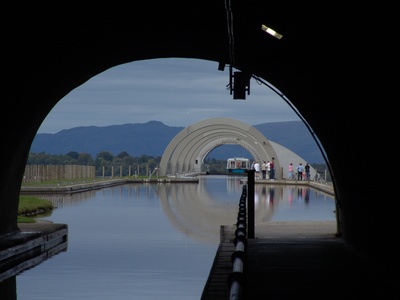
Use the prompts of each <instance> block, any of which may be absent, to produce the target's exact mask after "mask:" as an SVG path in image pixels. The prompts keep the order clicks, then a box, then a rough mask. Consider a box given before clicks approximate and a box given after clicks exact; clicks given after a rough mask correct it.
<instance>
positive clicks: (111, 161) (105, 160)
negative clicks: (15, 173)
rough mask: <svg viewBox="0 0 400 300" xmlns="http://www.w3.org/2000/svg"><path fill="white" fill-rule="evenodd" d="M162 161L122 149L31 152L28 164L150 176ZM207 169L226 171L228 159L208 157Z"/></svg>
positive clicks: (97, 175)
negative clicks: (87, 168) (89, 167)
mask: <svg viewBox="0 0 400 300" xmlns="http://www.w3.org/2000/svg"><path fill="white" fill-rule="evenodd" d="M160 162H161V156H156V157H154V156H148V155H141V156H138V157H134V156H131V155H130V154H129V153H128V152H126V151H122V152H120V153H118V154H117V155H113V154H112V153H111V152H109V151H101V152H99V153H97V154H96V156H95V157H94V158H93V157H92V155H90V154H88V153H78V152H76V151H70V152H68V153H67V154H49V153H45V152H40V153H29V156H28V161H27V165H84V166H94V167H95V170H96V177H101V176H103V175H104V172H105V176H111V172H112V170H115V172H116V173H117V174H118V176H120V175H121V176H129V175H131V176H132V175H137V176H148V175H149V172H152V171H154V169H155V168H156V167H158V166H159V164H160ZM205 163H206V164H207V169H208V170H210V171H211V172H213V173H219V172H225V168H226V161H225V160H217V159H215V158H209V159H206V161H205ZM120 172H121V174H120Z"/></svg>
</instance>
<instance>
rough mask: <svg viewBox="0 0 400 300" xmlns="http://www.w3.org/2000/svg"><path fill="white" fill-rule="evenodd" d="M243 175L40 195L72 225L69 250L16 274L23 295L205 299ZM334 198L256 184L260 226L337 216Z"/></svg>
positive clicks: (57, 219)
mask: <svg viewBox="0 0 400 300" xmlns="http://www.w3.org/2000/svg"><path fill="white" fill-rule="evenodd" d="M241 193H242V184H241V183H240V178H238V177H228V176H204V177H200V180H199V183H183V184H181V183H172V184H165V183H162V184H149V183H147V184H146V183H136V184H124V185H121V186H115V187H110V188H104V189H101V190H95V191H88V192H83V193H77V194H71V195H46V196H41V197H43V198H47V199H49V200H51V201H52V202H53V204H54V205H55V206H56V209H55V210H54V211H53V212H52V214H51V215H50V216H47V217H44V218H41V219H40V221H41V222H54V223H65V224H68V232H69V234H68V247H67V249H66V251H63V252H61V253H59V254H57V255H55V256H53V257H51V258H50V259H48V260H46V261H44V262H43V263H41V264H39V265H37V266H35V267H34V268H31V269H28V270H25V271H24V272H22V273H20V274H19V275H17V276H16V290H17V299H18V300H25V299H29V300H32V299H40V300H44V299H51V300H61V299H62V300H64V299H65V300H66V299H68V300H69V299H85V300H92V299H93V300H94V299H96V300H102V299H104V300H105V299H107V300H108V299H110V300H111V299H112V300H114V299H119V300H122V299H141V300H150V299H152V300H153V299H163V300H167V299H174V300H177V299H182V300H183V299H185V300H188V299H199V298H200V296H201V293H202V291H203V288H204V286H205V283H206V280H207V277H208V275H209V272H210V268H211V265H212V263H213V259H214V256H215V254H216V251H217V248H218V245H219V232H220V225H233V224H235V223H236V218H237V213H238V203H239V199H240V196H241ZM334 210H335V204H334V198H333V196H330V195H328V194H325V193H323V192H320V191H317V190H314V189H312V188H309V187H305V186H292V185H291V186H281V185H263V184H256V186H255V217H256V224H257V223H268V222H281V221H335V214H334Z"/></svg>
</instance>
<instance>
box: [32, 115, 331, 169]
mask: <svg viewBox="0 0 400 300" xmlns="http://www.w3.org/2000/svg"><path fill="white" fill-rule="evenodd" d="M253 127H254V128H256V129H257V130H258V131H260V132H261V133H262V134H263V135H264V136H265V137H266V138H267V139H268V140H271V141H273V142H275V143H278V144H280V145H282V146H284V147H286V148H288V149H289V150H291V151H293V152H294V153H296V154H297V155H299V156H300V157H302V158H303V159H304V160H306V161H307V162H310V163H323V162H324V159H323V157H322V155H321V153H320V151H319V149H318V147H317V145H316V143H315V141H314V139H313V138H312V136H311V134H310V132H309V131H308V129H307V127H306V126H305V125H304V124H303V122H301V121H289V122H273V123H263V124H259V125H254V126H253ZM184 128H185V127H173V126H167V125H165V124H164V123H162V122H159V121H149V122H147V123H135V124H132V123H130V124H123V125H111V126H104V127H98V126H87V127H75V128H71V129H64V130H61V131H59V132H57V133H38V134H37V135H36V137H35V139H34V141H33V143H32V146H31V149H30V151H31V152H33V153H40V152H45V153H49V154H66V153H68V152H70V151H76V152H78V153H88V154H90V155H92V156H93V158H95V157H96V155H97V154H98V153H99V152H101V151H108V152H110V153H112V154H113V155H117V154H118V153H120V152H122V151H126V152H128V153H129V154H130V155H132V156H141V155H148V156H154V157H156V156H162V155H163V153H164V150H165V149H166V147H167V146H168V144H169V142H170V141H171V140H172V139H173V138H174V137H175V136H176V135H177V134H178V133H179V132H180V131H182V130H183V129H184ZM209 156H210V157H211V158H216V159H226V158H228V157H231V156H237V157H239V156H244V157H249V156H250V154H249V153H248V152H247V151H246V150H245V149H243V148H242V147H240V146H237V145H227V146H223V147H218V148H216V149H214V150H213V151H212V152H211V153H210V155H209Z"/></svg>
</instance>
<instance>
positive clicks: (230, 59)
mask: <svg viewBox="0 0 400 300" xmlns="http://www.w3.org/2000/svg"><path fill="white" fill-rule="evenodd" d="M269 4H270V3H268V2H266V1H235V0H231V1H229V0H226V1H195V2H193V1H179V2H171V1H151V2H145V1H144V2H141V4H140V7H139V6H137V7H134V8H133V9H132V8H129V9H128V8H126V7H123V6H122V5H121V4H120V3H112V2H96V4H92V3H77V4H71V3H68V4H65V5H64V6H60V7H57V8H55V7H49V6H48V5H47V4H46V3H38V2H34V3H33V2H32V3H25V4H23V5H20V3H15V4H14V3H12V2H7V4H5V5H4V6H3V11H4V15H5V16H4V18H3V19H2V33H3V34H2V41H3V45H4V47H3V52H2V56H3V60H2V68H1V69H2V71H3V80H2V89H1V92H2V93H1V95H2V99H3V101H2V114H3V117H2V118H1V120H0V122H1V123H0V124H1V128H2V129H3V136H2V139H3V147H2V148H1V157H2V172H1V174H0V236H1V235H6V234H10V233H13V232H16V231H18V226H17V212H18V199H19V191H20V186H21V182H22V177H23V172H24V168H25V164H26V162H27V157H28V153H29V149H30V145H31V143H32V141H33V139H34V137H35V135H36V132H37V130H38V128H39V127H40V125H41V123H42V121H43V120H44V119H45V118H46V116H47V114H48V113H49V112H50V111H51V109H52V108H53V107H54V106H55V105H56V104H57V102H58V101H60V99H62V98H63V97H64V96H65V95H66V94H68V93H69V92H70V91H72V90H73V89H75V88H76V87H78V86H80V85H82V84H84V83H85V82H86V81H87V80H88V79H90V78H91V77H93V76H95V75H97V74H99V73H101V72H103V71H105V70H107V69H109V68H111V67H114V66H117V65H120V64H123V63H126V62H131V61H136V60H143V59H152V58H167V57H177V58H197V59H203V60H209V61H214V62H215V65H216V70H217V68H220V67H221V66H222V67H223V66H233V67H235V68H236V69H238V70H241V71H242V72H244V73H245V74H252V75H254V76H257V77H259V78H262V79H264V80H267V81H268V82H270V83H271V84H273V86H275V87H276V88H278V89H279V90H280V91H282V93H284V94H285V95H286V97H287V98H288V99H290V101H291V102H292V103H293V105H294V106H295V107H296V108H297V109H298V111H299V112H300V113H301V115H302V116H303V117H304V119H305V120H307V122H308V124H309V125H310V127H311V128H312V130H313V133H315V134H316V136H318V139H319V141H320V142H321V144H322V145H323V147H324V149H325V151H326V155H327V163H328V164H329V166H330V172H331V175H332V178H333V180H334V187H335V194H336V197H337V202H338V210H339V211H338V215H339V216H340V224H341V226H342V237H343V238H344V239H345V240H346V241H347V242H348V243H350V244H351V245H352V246H354V248H355V249H357V250H359V251H362V252H363V253H365V254H366V255H367V256H368V257H373V258H374V259H377V260H378V261H380V262H384V263H387V264H386V265H387V266H389V265H391V262H392V260H395V259H396V258H397V256H398V254H397V251H395V247H390V245H389V243H390V242H392V240H393V237H394V236H396V234H397V228H398V224H397V223H395V220H396V217H397V214H395V210H393V209H391V207H390V206H391V205H392V203H388V204H387V207H388V209H387V210H384V209H383V207H384V206H382V205H381V204H380V203H383V202H387V201H389V199H392V197H393V195H392V192H391V190H390V189H385V188H383V186H385V184H386V182H385V181H384V179H385V177H384V176H382V174H383V172H382V170H381V169H379V171H378V172H377V173H378V174H377V175H373V176H371V177H370V178H368V177H367V176H366V175H365V174H371V173H370V172H372V173H373V172H375V170H372V171H366V169H367V166H369V165H371V164H372V165H377V162H378V163H379V164H378V165H379V166H380V167H382V158H383V157H385V158H387V157H389V158H390V154H389V155H388V151H389V149H393V145H390V146H391V147H390V148H389V145H388V141H387V140H386V139H385V136H384V135H382V133H384V132H387V125H386V123H387V120H388V116H387V113H389V112H391V111H393V109H391V108H392V104H391V102H389V101H392V100H391V99H390V98H387V97H376V98H375V97H372V95H374V94H380V93H381V91H384V90H386V89H387V86H386V85H382V84H381V81H382V80H381V81H379V80H375V78H376V76H379V77H382V75H384V74H385V72H383V71H382V69H381V68H380V67H381V66H385V65H387V64H386V62H387V61H389V59H390V53H387V50H386V49H389V47H388V45H387V44H386V43H388V42H387V41H388V40H386V39H385V38H384V37H383V35H384V34H385V32H383V33H382V31H388V30H389V29H390V26H389V27H386V26H384V24H383V23H382V21H383V18H380V17H379V16H380V15H379V12H378V11H376V7H374V10H372V9H368V8H365V7H364V8H365V10H364V11H363V12H362V13H360V12H358V13H357V14H354V13H351V12H349V11H348V10H347V9H343V8H342V7H338V9H334V8H332V7H331V8H330V9H329V10H326V9H325V8H324V9H323V10H321V9H320V10H318V9H309V10H305V11H303V12H299V11H298V10H295V9H293V10H289V9H282V7H291V6H289V5H288V6H285V5H280V7H278V8H271V7H270V6H269ZM263 24H264V25H266V26H268V27H270V28H273V29H274V30H276V31H277V32H278V33H280V34H282V35H283V37H282V38H281V39H278V38H276V37H274V36H271V35H269V34H267V33H266V32H265V31H264V30H262V28H263V27H262V25H263ZM373 24H380V25H381V26H380V27H377V28H375V27H373ZM365 58H367V60H366V59H365ZM378 71H379V72H378ZM378 92H379V93H378ZM110 101H112V100H110ZM135 101H138V100H135V99H133V100H132V105H135ZM188 101H190V100H188ZM372 132H376V133H377V134H378V138H379V139H378V142H376V141H374V142H372V141H371V133H372ZM389 153H390V152H389ZM360 164H362V166H360ZM360 173H362V174H364V175H365V176H361V175H360ZM360 203H362V204H363V205H360Z"/></svg>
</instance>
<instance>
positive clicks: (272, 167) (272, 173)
mask: <svg viewBox="0 0 400 300" xmlns="http://www.w3.org/2000/svg"><path fill="white" fill-rule="evenodd" d="M269 168H270V172H269V179H270V180H275V163H274V160H273V159H272V160H271V162H270V163H269Z"/></svg>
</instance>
